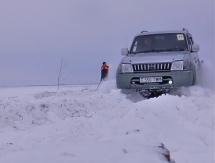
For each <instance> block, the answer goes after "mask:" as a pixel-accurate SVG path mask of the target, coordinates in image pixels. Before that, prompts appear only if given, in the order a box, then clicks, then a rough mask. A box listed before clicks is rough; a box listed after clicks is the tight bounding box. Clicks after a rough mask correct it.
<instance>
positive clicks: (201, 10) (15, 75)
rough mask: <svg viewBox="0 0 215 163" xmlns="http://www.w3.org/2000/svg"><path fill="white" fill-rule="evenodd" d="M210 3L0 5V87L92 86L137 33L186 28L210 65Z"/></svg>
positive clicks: (126, 0)
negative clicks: (62, 64) (105, 65)
mask: <svg viewBox="0 0 215 163" xmlns="http://www.w3.org/2000/svg"><path fill="white" fill-rule="evenodd" d="M214 15H215V12H214V0H204V1H201V0H189V1H188V0H108V1H105V0H19V1H18V0H0V23H1V24H0V55H1V59H0V86H25V85H46V84H57V77H58V73H59V67H60V61H61V58H63V59H64V61H66V62H67V66H66V67H65V69H63V74H62V78H66V79H65V80H64V81H63V83H65V84H77V83H81V84H85V83H97V82H99V80H100V67H101V64H102V62H103V61H106V62H107V63H108V64H109V65H110V67H111V68H112V71H113V69H114V68H115V67H116V66H117V65H118V63H119V61H120V59H121V58H122V56H121V55H120V50H121V48H124V47H130V44H131V41H132V39H133V37H134V35H136V34H137V33H139V32H140V31H141V30H148V31H156V30H172V29H173V30H177V29H182V28H183V27H185V28H187V29H188V30H189V31H190V33H191V34H192V35H193V37H194V40H195V42H196V43H198V44H199V45H200V48H201V50H200V52H199V55H200V58H202V59H206V60H208V62H210V63H211V64H212V65H214V62H215V61H214V55H215V53H214V45H215V43H214V21H215V16H214Z"/></svg>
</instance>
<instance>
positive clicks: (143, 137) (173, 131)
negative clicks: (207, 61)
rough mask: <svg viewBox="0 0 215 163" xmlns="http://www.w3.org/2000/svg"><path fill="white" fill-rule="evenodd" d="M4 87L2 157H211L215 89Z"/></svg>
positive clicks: (197, 161) (125, 161)
mask: <svg viewBox="0 0 215 163" xmlns="http://www.w3.org/2000/svg"><path fill="white" fill-rule="evenodd" d="M96 87H97V85H85V86H84V85H79V86H78V85H76V86H61V87H60V90H58V91H57V87H52V86H43V87H15V88H0V163H29V162H30V163H144V162H145V163H146V162H148V163H149V162H150V163H161V162H167V161H166V160H165V158H164V157H163V155H162V152H163V151H162V150H160V148H158V145H159V144H161V143H163V144H164V145H165V146H166V147H167V149H168V150H169V151H170V155H171V158H172V159H174V160H175V162H176V163H214V102H215V96H214V92H210V91H209V90H207V89H203V88H201V87H198V86H194V87H190V88H184V89H182V90H181V91H182V94H183V95H182V96H177V95H162V96H160V97H158V98H151V99H143V98H142V97H140V96H139V94H138V93H135V92H131V93H129V94H123V93H121V90H118V89H116V88H115V81H114V80H111V81H106V82H104V83H102V84H101V85H100V87H99V89H98V90H97V91H95V88H96Z"/></svg>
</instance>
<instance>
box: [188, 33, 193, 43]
mask: <svg viewBox="0 0 215 163" xmlns="http://www.w3.org/2000/svg"><path fill="white" fill-rule="evenodd" d="M187 38H188V43H189V45H193V44H194V41H193V38H192V36H190V35H187Z"/></svg>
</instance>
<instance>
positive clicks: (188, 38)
mask: <svg viewBox="0 0 215 163" xmlns="http://www.w3.org/2000/svg"><path fill="white" fill-rule="evenodd" d="M187 41H188V44H189V45H191V44H192V43H191V40H190V36H189V35H187Z"/></svg>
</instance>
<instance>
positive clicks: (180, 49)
mask: <svg viewBox="0 0 215 163" xmlns="http://www.w3.org/2000/svg"><path fill="white" fill-rule="evenodd" d="M185 50H187V49H184V48H177V47H175V48H171V49H165V51H185Z"/></svg>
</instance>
